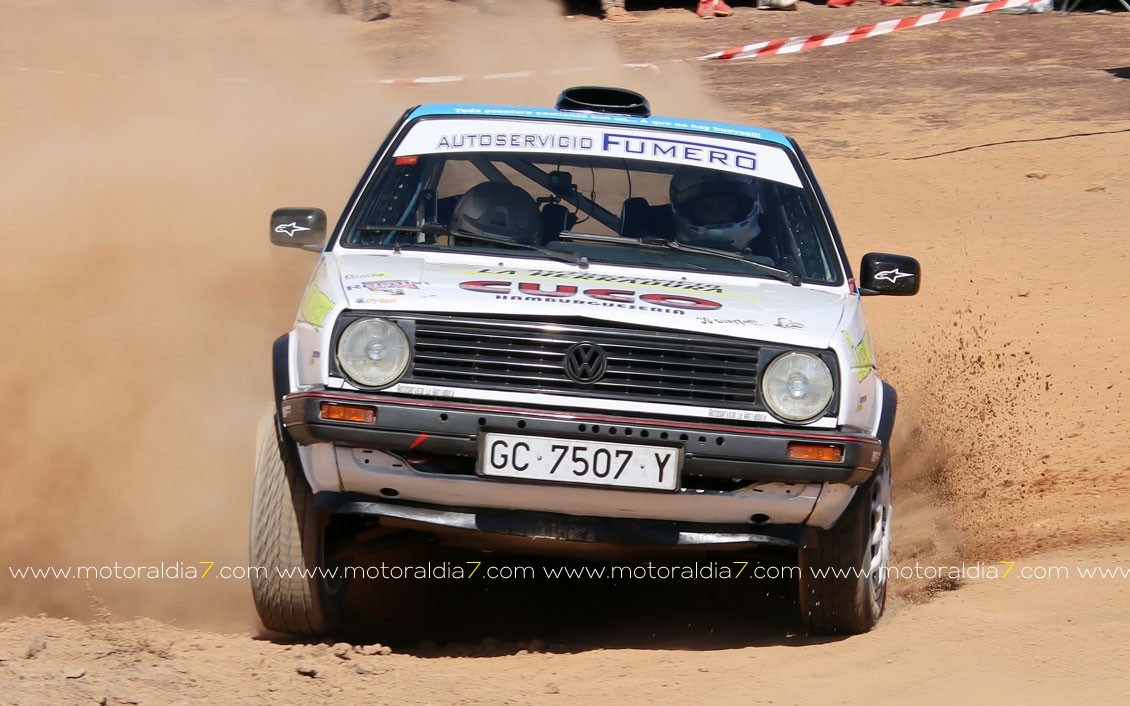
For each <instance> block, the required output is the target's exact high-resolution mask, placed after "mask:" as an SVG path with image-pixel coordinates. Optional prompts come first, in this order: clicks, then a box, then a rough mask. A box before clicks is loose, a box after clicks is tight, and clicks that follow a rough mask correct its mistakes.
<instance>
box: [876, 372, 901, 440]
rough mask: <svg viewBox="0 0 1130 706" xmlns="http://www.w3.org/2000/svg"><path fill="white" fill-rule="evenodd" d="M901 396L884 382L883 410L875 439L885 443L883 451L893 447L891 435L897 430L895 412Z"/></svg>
mask: <svg viewBox="0 0 1130 706" xmlns="http://www.w3.org/2000/svg"><path fill="white" fill-rule="evenodd" d="M898 404H899V396H898V393H897V392H895V388H893V387H891V386H890V385H889V384H887V383H886V382H883V409H882V411H880V413H879V428H878V429H876V431H875V437H876V438H877V439H879V441H882V442H883V449H884V450H886V449H889V448H890V446H891V435H892V434H893V433H894V430H895V412H896V410H897V408H898Z"/></svg>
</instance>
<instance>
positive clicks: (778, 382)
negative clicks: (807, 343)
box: [761, 352, 836, 422]
mask: <svg viewBox="0 0 1130 706" xmlns="http://www.w3.org/2000/svg"><path fill="white" fill-rule="evenodd" d="M835 389H836V385H835V381H834V380H833V379H832V371H831V370H829V369H828V365H827V363H825V362H824V361H822V360H820V359H819V358H817V357H816V356H814V355H811V354H809V353H795V352H794V353H785V354H784V355H779V356H777V357H776V358H775V359H774V360H773V362H772V363H770V364H769V366H768V367H767V368H765V374H764V375H763V376H762V378H761V397H762V399H763V400H765V405H766V406H767V407H769V411H771V412H772V413H773V414H775V415H777V416H778V417H780V418H781V419H784V420H786V421H790V422H809V421H812V420H813V419H816V418H817V417H819V416H820V415H822V414H824V412H825V411H827V409H828V403H830V402H831V401H832V394H833V393H834V392H835Z"/></svg>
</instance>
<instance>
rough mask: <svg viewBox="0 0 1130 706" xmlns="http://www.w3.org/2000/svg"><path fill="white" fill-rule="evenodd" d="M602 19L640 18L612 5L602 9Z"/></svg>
mask: <svg viewBox="0 0 1130 706" xmlns="http://www.w3.org/2000/svg"><path fill="white" fill-rule="evenodd" d="M604 20H605V22H639V21H640V18H638V17H636V16H635V15H633V14H632V13H630V12H628V11H627V10H626V9H624V8H622V7H619V6H613V7H610V8H608V9H607V10H605V11H604Z"/></svg>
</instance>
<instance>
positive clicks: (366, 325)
mask: <svg viewBox="0 0 1130 706" xmlns="http://www.w3.org/2000/svg"><path fill="white" fill-rule="evenodd" d="M410 353H411V352H410V350H409V345H408V337H407V336H405V335H404V331H402V330H401V329H400V327H399V326H397V325H396V324H394V323H392V322H391V321H387V320H385V319H361V320H360V321H355V322H353V323H352V324H350V325H349V326H348V327H347V328H346V329H345V331H343V332H342V334H341V338H340V339H339V340H338V342H337V362H338V365H340V366H341V370H342V372H343V373H345V375H346V376H347V377H348V378H349V379H350V380H352V381H353V382H354V383H356V384H357V385H358V386H359V387H384V386H385V385H388V384H389V383H392V382H394V381H395V380H396V379H397V378H399V377H400V376H401V375H403V374H404V370H405V369H406V368H407V367H408V360H409V358H410Z"/></svg>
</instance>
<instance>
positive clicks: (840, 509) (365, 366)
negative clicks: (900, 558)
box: [251, 86, 920, 635]
mask: <svg viewBox="0 0 1130 706" xmlns="http://www.w3.org/2000/svg"><path fill="white" fill-rule="evenodd" d="M271 241H272V242H273V243H275V244H277V245H282V246H288V247H298V248H302V249H305V250H311V251H316V252H319V253H321V255H320V258H319V261H318V263H317V265H316V267H315V268H314V273H313V276H312V277H311V279H310V282H309V284H308V286H307V289H306V292H305V295H304V297H303V299H302V302H301V305H300V307H299V312H298V317H297V321H296V323H295V325H294V328H293V330H291V331H290V332H288V333H286V334H285V335H283V336H282V337H281V338H279V339H278V341H277V342H276V344H275V347H274V361H273V362H274V389H275V397H276V399H275V403H276V404H275V410H276V414H275V418H274V423H273V424H269V425H268V424H264V425H263V427H262V430H261V434H260V439H259V447H258V462H257V466H256V471H255V490H254V500H253V505H252V512H251V522H252V527H251V560H252V564H253V565H256V566H265V567H269V568H270V569H271V570H270V571H268V572H266V573H264V574H262V575H258V576H256V577H255V578H254V579H253V581H252V588H253V594H254V599H255V603H256V607H257V608H258V611H259V615H260V617H261V618H262V620H263V623H264V625H266V627H268V628H270V629H272V630H276V631H279V632H284V633H292V634H300V635H311V634H317V633H320V632H323V631H325V630H327V629H329V628H330V627H331V626H332V625H333V623H334V622H335V620H336V619H337V618H338V617H339V615H340V611H341V609H342V605H343V601H344V594H345V579H344V576H345V575H346V572H345V571H344V570H343V569H345V568H347V567H348V566H349V565H350V561H351V557H352V556H356V554H355V552H351V550H355V549H357V545H359V544H362V540H361V539H359V538H360V537H362V533H363V537H364V541H363V545H364V546H365V547H369V548H371V547H373V546H379V545H380V543H381V541H382V540H384V539H387V540H388V541H389V543H392V542H395V541H397V538H403V537H411V536H422V537H426V538H429V539H436V540H439V541H441V542H447V543H452V544H457V545H459V546H464V547H473V548H481V549H488V550H507V551H525V552H534V553H540V554H550V553H558V552H565V553H570V552H576V553H578V554H587V555H592V554H594V553H595V554H597V555H599V554H600V553H601V552H604V551H608V552H612V551H618V552H623V551H625V550H633V551H637V552H647V553H655V552H658V551H660V550H671V551H680V550H681V551H686V552H697V553H699V554H703V553H707V552H718V551H727V552H732V551H739V550H742V551H744V550H748V549H750V548H753V547H759V546H767V545H770V546H777V547H790V548H795V549H796V550H797V551H798V556H799V561H798V564H799V568H800V579H799V591H800V607H801V620H802V622H803V624H804V625H805V627H806V628H807V629H808V630H809V631H810V632H814V633H854V632H863V631H866V630H869V629H871V628H872V627H873V626H874V624H875V622H876V621H877V620H878V618H879V616H880V615H881V613H882V610H883V606H884V601H885V595H886V565H887V560H888V555H889V548H890V535H891V525H890V517H891V500H890V498H891V492H890V488H891V466H890V440H891V432H892V427H893V424H894V419H895V406H896V398H895V392H894V390H893V389H892V388H891V387H890V386H889V385H888V384H886V383H884V382H883V381H882V380H880V378H879V376H878V373H877V372H876V367H875V359H874V353H873V350H872V344H871V337H870V335H869V333H868V328H867V322H866V320H865V318H864V313H863V309H862V306H861V303H862V299H861V297H862V296H864V295H874V294H896V295H909V294H914V293H916V292H917V291H918V287H919V278H920V270H919V266H918V263H917V262H916V261H915V260H914V259H913V258H909V257H904V256H899V255H889V254H880V253H871V254H868V255H866V256H864V257H863V261H862V267H861V268H860V270H861V271H860V274H859V279H858V280H857V279H856V278H855V276H854V275H853V273H852V270H851V266H850V265H849V263H848V260H847V257H846V255H845V253H844V250H843V246H842V244H841V241H840V238H839V235H838V233H837V230H836V226H835V223H834V222H833V220H832V216H831V214H830V213H829V210H828V206H827V203H826V202H825V199H824V196H823V194H822V193H821V191H820V188H819V186H818V185H817V183H816V180H815V178H814V176H813V174H812V171H811V169H810V167H809V165H808V163H807V162H806V160H805V158H804V156H803V155H802V153H801V151H800V149H799V148H798V147H797V145H796V144H795V143H794V142H793V140H791V139H790V138H788V137H785V136H783V135H780V134H778V133H775V132H772V131H769V130H764V129H761V128H752V127H743V126H739V125H728V124H720V123H713V122H703V121H697V120H684V119H677V118H661V117H657V116H652V115H651V114H650V109H649V107H648V105H647V102H646V100H645V99H644V98H643V97H642V96H640V95H639V94H636V93H633V92H631V91H625V90H622V89H612V88H603V87H591V86H590V87H577V88H572V89H567V90H565V91H564V92H563V93H562V94H561V97H560V98H559V100H558V102H557V105H556V106H555V107H554V108H553V109H537V108H522V107H504V106H476V105H426V106H422V107H417V108H415V109H412V110H410V111H408V112H407V113H406V114H405V115H404V116H403V118H402V119H401V120H400V121H399V122H398V123H397V124H396V126H395V127H394V128H393V129H392V131H391V133H390V134H389V135H388V137H387V139H386V140H385V142H384V144H383V145H381V147H380V148H379V149H378V150H377V153H376V155H375V157H374V158H373V161H372V163H371V165H370V166H369V168H368V169H367V171H366V172H365V174H364V176H363V178H362V179H361V181H360V183H359V185H358V186H357V188H356V190H355V192H354V194H353V196H352V198H351V199H350V200H349V203H348V205H347V207H346V209H345V211H344V213H343V214H342V216H341V218H340V220H339V221H338V223H337V225H336V227H334V228H333V230H332V232H330V233H329V237H328V239H327V224H326V216H325V213H324V212H323V211H321V210H320V209H314V208H298V209H294V208H292V209H279V210H277V211H276V212H275V213H274V214H273V216H272V220H271ZM275 567H279V568H281V569H283V570H282V571H276V570H275ZM294 567H298V568H300V569H303V570H305V573H304V572H303V571H287V569H292V568H294Z"/></svg>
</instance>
